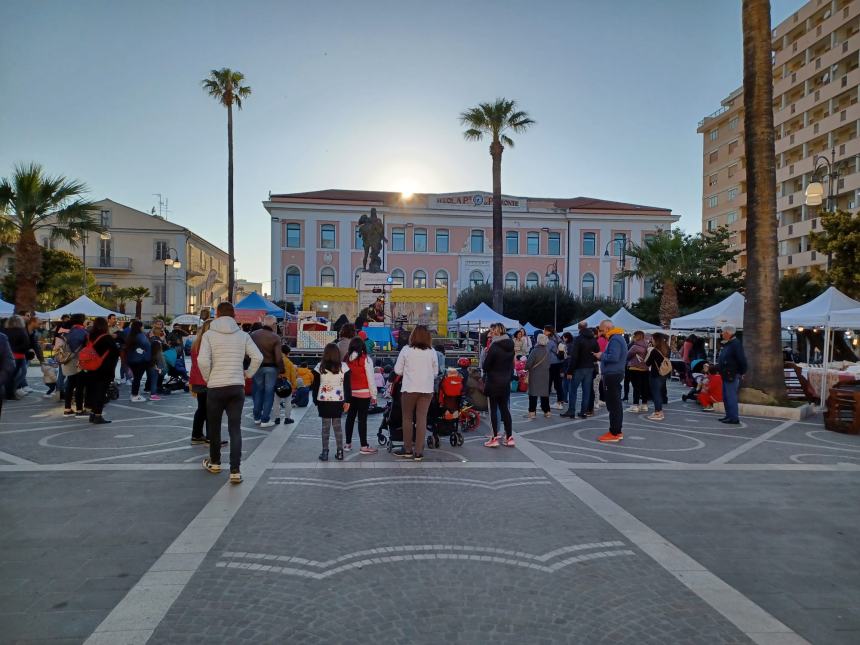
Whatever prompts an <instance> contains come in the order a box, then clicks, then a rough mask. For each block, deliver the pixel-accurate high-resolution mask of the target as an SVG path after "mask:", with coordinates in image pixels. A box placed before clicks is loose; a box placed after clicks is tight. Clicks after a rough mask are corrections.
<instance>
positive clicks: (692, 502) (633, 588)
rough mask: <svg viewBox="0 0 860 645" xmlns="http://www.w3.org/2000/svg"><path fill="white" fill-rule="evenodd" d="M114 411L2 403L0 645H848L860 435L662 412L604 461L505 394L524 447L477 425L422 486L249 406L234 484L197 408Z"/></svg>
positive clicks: (422, 467)
mask: <svg viewBox="0 0 860 645" xmlns="http://www.w3.org/2000/svg"><path fill="white" fill-rule="evenodd" d="M122 392H123V396H122V397H121V398H120V400H119V401H118V402H115V403H112V404H111V405H110V406H109V407H108V409H107V412H106V414H107V415H108V416H109V417H110V418H112V419H113V420H114V422H113V423H112V424H110V425H105V426H92V425H90V424H88V423H87V422H86V420H78V419H67V418H63V417H62V416H61V412H62V410H61V407H60V406H59V405H58V404H56V403H54V402H48V401H46V400H44V399H42V398H41V397H40V396H39V394H38V393H34V394H31V395H30V396H29V397H27V398H26V399H24V400H22V401H17V402H7V403H6V404H5V405H4V409H3V417H2V425H0V485H2V490H3V492H4V494H3V501H2V506H0V508H2V513H0V520H2V521H0V580H2V581H3V583H4V584H3V587H2V589H0V627H2V628H0V642H2V643H88V644H106V645H121V644H123V643H145V642H149V643H158V644H176V643H203V642H206V643H230V644H235V643H320V644H323V643H326V644H328V643H347V642H349V643H404V644H407V643H428V644H429V643H443V642H444V643H517V644H523V643H559V642H564V643H588V644H590V643H630V644H641V643H654V644H661V645H662V644H672V643H679V644H680V643H683V644H689V643H705V644H712V643H751V642H753V643H760V644H773V645H777V644H779V645H782V644H787V645H792V644H795V643H805V642H809V643H821V644H826V645H831V644H843V643H844V644H849V643H857V642H860V557H858V556H860V542H858V539H857V538H858V535H860V514H858V509H860V437H852V436H846V435H839V434H834V433H831V432H827V431H825V430H824V429H823V426H822V424H821V421H820V418H812V419H809V420H807V422H783V421H779V420H763V419H744V420H743V424H742V425H741V426H725V425H723V424H720V423H718V422H717V416H718V415H715V414H708V413H703V412H701V411H698V409H697V408H695V407H694V406H692V405H689V404H683V403H681V402H680V401H678V400H677V399H679V396H680V390H677V389H673V390H672V391H671V393H670V395H671V398H672V399H673V400H672V402H671V404H670V405H669V407H668V410H667V414H666V417H667V418H666V421H665V422H662V423H658V422H652V421H649V420H647V419H646V418H645V415H634V414H630V413H626V414H625V427H624V430H625V439H624V442H623V443H622V444H620V445H602V444H599V443H597V442H596V438H597V437H598V436H599V435H600V434H602V433H603V432H605V430H606V427H607V420H606V417H605V413H604V411H603V410H601V412H599V413H598V415H597V416H596V417H594V418H590V419H586V420H577V421H569V420H566V419H561V418H559V417H558V416H557V415H556V414H555V411H554V415H553V417H552V418H551V419H542V418H541V419H538V420H535V421H528V420H526V419H524V418H523V414H524V413H525V409H526V399H525V398H524V397H523V396H522V395H514V399H513V407H514V410H515V420H514V426H515V433H516V436H517V440H518V443H517V447H516V448H504V447H502V448H498V449H495V450H490V449H487V448H484V447H483V446H482V445H481V443H482V441H483V440H484V435H485V434H486V432H487V431H488V430H487V427H486V421H484V422H482V428H481V430H480V431H479V432H477V433H473V434H470V435H467V436H466V441H465V444H464V445H463V446H462V447H457V448H455V447H451V446H450V444H449V443H448V442H447V441H446V440H443V443H442V444H441V447H440V449H438V450H429V449H428V450H426V451H425V460H424V462H422V463H421V464H415V463H403V462H398V461H396V458H395V457H393V456H392V455H390V454H388V452H386V451H385V450H384V449H383V450H380V452H379V454H377V455H373V456H363V455H359V454H358V452H357V444H358V442H357V439H356V440H355V443H354V445H355V446H356V450H355V451H353V452H351V453H347V457H346V460H345V461H344V462H340V463H339V462H334V461H332V462H328V463H320V462H319V461H317V458H316V457H317V454H318V452H319V447H320V446H319V428H318V426H319V419H318V418H317V416H316V412H315V410H314V408H313V407H310V408H305V409H297V410H295V411H294V418H296V419H297V423H295V424H292V425H288V426H284V425H281V426H276V427H275V428H273V429H272V430H261V429H259V428H258V427H256V426H254V425H253V422H252V421H251V419H250V418H249V417H247V413H248V411H249V408H248V407H246V416H245V417H244V423H243V426H244V441H243V453H244V462H243V468H242V471H243V475H244V477H245V481H244V483H242V484H241V485H239V486H231V485H229V484H228V483H227V476H226V474H225V473H222V474H221V475H220V476H215V475H212V474H209V473H207V472H205V471H204V470H203V469H202V468H201V467H200V461H201V460H202V458H203V457H204V455H205V454H206V450H207V449H206V447H202V446H191V445H190V444H189V438H190V430H189V428H190V422H191V416H192V414H193V410H194V406H195V402H194V400H193V399H192V398H191V397H190V396H189V395H186V394H174V395H172V396H170V397H166V398H165V399H163V400H162V401H159V402H147V403H141V404H131V403H129V402H128V396H127V388H123V389H122ZM248 403H249V404H250V400H249V402H248ZM380 421H381V417H380V416H379V415H376V416H371V418H370V435H371V437H372V444H373V445H376V442H375V435H376V429H377V427H378V426H379V422H380ZM225 463H226V459H225Z"/></svg>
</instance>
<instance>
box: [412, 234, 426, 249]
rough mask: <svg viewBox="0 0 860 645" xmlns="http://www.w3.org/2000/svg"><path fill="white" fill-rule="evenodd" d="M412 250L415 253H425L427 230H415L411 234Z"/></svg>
mask: <svg viewBox="0 0 860 645" xmlns="http://www.w3.org/2000/svg"><path fill="white" fill-rule="evenodd" d="M412 249H413V250H414V251H415V252H416V253H427V229H426V228H416V229H415V232H414V233H413V234H412Z"/></svg>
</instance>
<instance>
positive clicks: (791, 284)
mask: <svg viewBox="0 0 860 645" xmlns="http://www.w3.org/2000/svg"><path fill="white" fill-rule="evenodd" d="M826 288H827V285H825V284H822V283H821V282H818V281H816V279H815V278H814V277H813V275H812V274H811V273H798V274H796V275H787V276H785V277H784V278H782V279H781V280H780V281H779V308H780V310H781V311H785V310H786V309H794V308H795V307H799V306H800V305H805V304H806V303H807V302H809V301H810V300H812V299H813V298H816V297H818V296H820V295H821V294H822V293H824V290H825V289H826Z"/></svg>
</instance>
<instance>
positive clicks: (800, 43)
mask: <svg viewBox="0 0 860 645" xmlns="http://www.w3.org/2000/svg"><path fill="white" fill-rule="evenodd" d="M824 6H825V5H822V7H817V6H814V5H812V3H809V5H805V6H804V7H801V9H799V10H798V14H800V15H799V20H798V22H797V23H793V22H790V23H789V30H791V29H794V28H795V27H796V26H797V25H799V24H802V21H803V20H804V19H805V18H808V17H809V16H811V15H813V14H814V13H815V12H817V11H818V10H819V9H820V8H823V7H824ZM845 9H848V11H847V12H846V11H845ZM807 11H808V12H809V13H807ZM858 13H860V6H858V5H856V4H850V5H848V6H847V7H841V8H840V9H838V10H837V11H836V13H834V14H833V15H831V16H830V17H829V18H827V19H826V20H824V21H822V22H821V23H819V24H818V25H815V26H814V27H812V28H811V29H810V30H809V31H807V32H806V33H805V34H803V35H802V36H800V37H799V38H797V39H796V40H795V41H794V42H790V43H788V45H787V46H786V47H783V48H782V49H781V50H779V51H778V52H776V55H775V56H774V64H775V65H783V64H785V63H786V62H788V61H789V60H791V59H792V58H793V57H794V56H796V55H797V54H798V53H800V52H802V51H804V50H805V49H807V48H808V47H811V46H812V45H814V44H815V43H816V42H818V41H819V40H820V39H822V38H826V37H827V36H828V35H829V34H830V32H832V31H836V30H837V29H838V28H839V27H841V26H842V25H844V24H845V23H846V22H848V21H849V20H851V19H852V18H854V17H855V16H857V14H858ZM818 27H821V31H820V33H819V30H818ZM788 33H790V31H789V32H788ZM795 45H796V47H795ZM838 46H839V47H841V43H839V45H838Z"/></svg>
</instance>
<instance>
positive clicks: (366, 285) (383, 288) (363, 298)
mask: <svg viewBox="0 0 860 645" xmlns="http://www.w3.org/2000/svg"><path fill="white" fill-rule="evenodd" d="M390 277H391V276H390V275H389V274H388V273H385V272H382V271H380V272H379V273H371V272H370V271H362V272H361V273H360V274H359V275H358V282H357V283H356V286H355V289H356V291H358V310H359V312H361V311H364V309H365V308H367V307H369V306H370V305H372V304H373V303H374V302H376V299H377V298H378V297H379V296H383V297H384V298H385V300H386V302H387V301H388V296H389V294H390V293H391V287H392V285H391V283H390V282H389V279H390Z"/></svg>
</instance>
